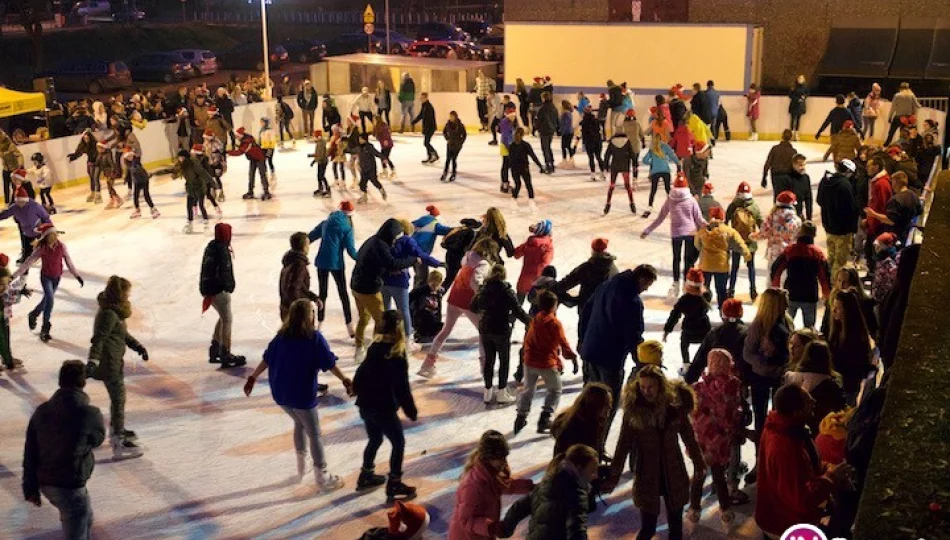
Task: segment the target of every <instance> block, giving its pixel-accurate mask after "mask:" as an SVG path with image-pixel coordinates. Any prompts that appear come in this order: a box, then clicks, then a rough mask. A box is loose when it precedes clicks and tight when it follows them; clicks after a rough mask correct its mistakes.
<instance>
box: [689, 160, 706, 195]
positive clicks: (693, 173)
mask: <svg viewBox="0 0 950 540" xmlns="http://www.w3.org/2000/svg"><path fill="white" fill-rule="evenodd" d="M683 172H685V173H686V180H687V182H688V183H689V192H690V194H691V195H694V196H697V197H698V196H699V195H702V193H703V186H704V185H705V184H706V181H707V180H709V158H703V157H699V155H697V154H692V155H689V156H686V157H685V158H683Z"/></svg>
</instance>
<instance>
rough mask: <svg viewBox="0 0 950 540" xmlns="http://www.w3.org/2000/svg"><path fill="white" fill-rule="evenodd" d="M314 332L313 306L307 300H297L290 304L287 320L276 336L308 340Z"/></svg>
mask: <svg viewBox="0 0 950 540" xmlns="http://www.w3.org/2000/svg"><path fill="white" fill-rule="evenodd" d="M315 331H316V329H315V328H314V326H313V304H312V303H311V301H310V299H309V298H298V299H296V300H294V301H293V302H292V303H291V304H290V308H289V309H288V310H287V318H286V319H284V323H283V324H282V325H281V326H280V330H278V331H277V334H278V335H280V336H282V337H285V338H289V339H310V338H312V337H313V333H314V332H315Z"/></svg>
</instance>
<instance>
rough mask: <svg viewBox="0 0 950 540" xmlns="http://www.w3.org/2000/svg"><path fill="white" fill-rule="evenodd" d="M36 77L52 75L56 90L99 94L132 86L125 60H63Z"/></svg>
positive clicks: (130, 75) (130, 74)
mask: <svg viewBox="0 0 950 540" xmlns="http://www.w3.org/2000/svg"><path fill="white" fill-rule="evenodd" d="M37 77H52V78H53V80H54V81H55V83H56V89H57V90H63V91H67V92H89V93H90V94H101V93H102V92H108V91H111V90H118V89H120V88H130V87H131V86H132V73H131V71H129V67H128V66H127V65H125V62H118V61H116V62H109V61H106V60H89V61H73V62H64V63H62V64H60V65H59V66H57V67H56V68H55V69H51V70H49V71H46V72H43V73H38V74H37Z"/></svg>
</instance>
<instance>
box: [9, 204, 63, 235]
mask: <svg viewBox="0 0 950 540" xmlns="http://www.w3.org/2000/svg"><path fill="white" fill-rule="evenodd" d="M9 217H12V218H13V219H15V220H16V222H17V225H19V226H20V232H22V233H23V236H25V237H27V238H36V237H38V236H39V235H40V233H38V232H36V228H37V227H38V226H39V225H40V223H52V221H50V219H49V214H48V213H46V209H45V208H43V205H41V204H40V203H38V202H36V201H30V202H28V203H26V204H25V205H24V206H23V208H20V206H19V205H18V204H16V203H14V204H11V205H10V206H8V207H7V209H6V210H4V211H3V212H0V220H3V219H7V218H9Z"/></svg>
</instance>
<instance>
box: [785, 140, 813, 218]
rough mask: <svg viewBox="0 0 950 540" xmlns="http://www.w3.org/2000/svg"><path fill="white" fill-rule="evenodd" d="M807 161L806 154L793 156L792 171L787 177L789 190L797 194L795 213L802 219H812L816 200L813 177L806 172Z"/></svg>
mask: <svg viewBox="0 0 950 540" xmlns="http://www.w3.org/2000/svg"><path fill="white" fill-rule="evenodd" d="M805 161H806V158H805V156H803V155H801V154H797V155H795V157H793V158H792V172H790V173H789V174H788V177H787V178H788V190H789V191H791V192H792V193H794V194H795V213H796V214H798V217H799V218H801V219H802V221H811V216H812V208H813V206H814V200H813V197H812V188H811V178H810V177H809V176H808V173H806V172H805Z"/></svg>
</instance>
